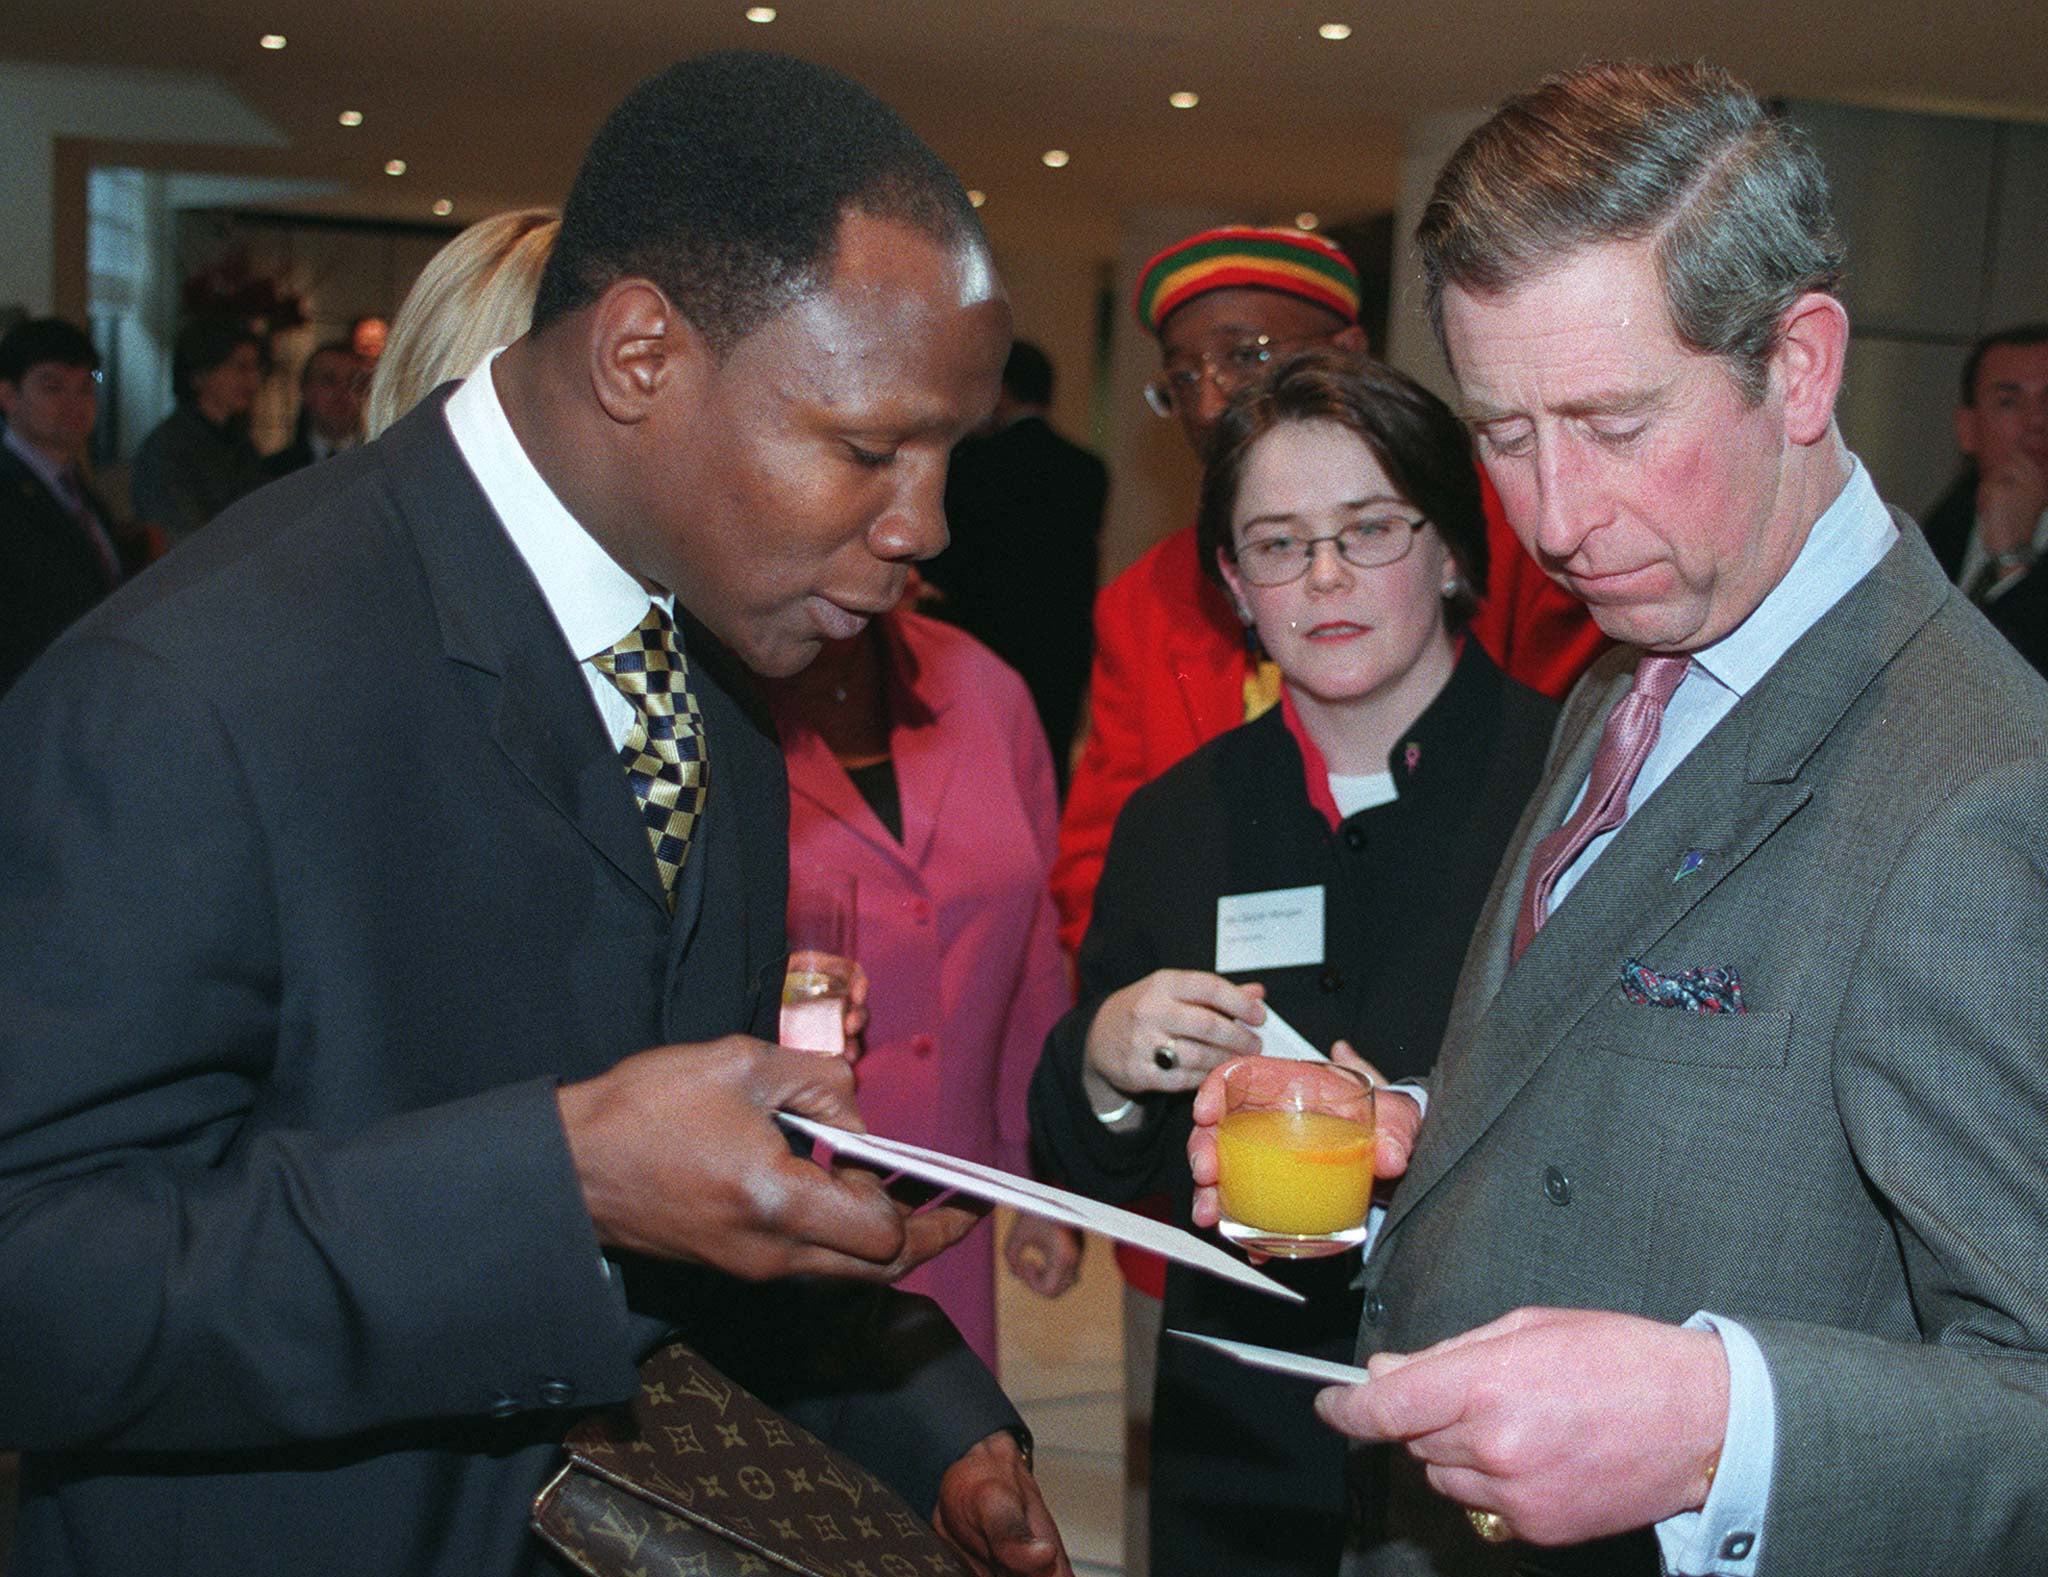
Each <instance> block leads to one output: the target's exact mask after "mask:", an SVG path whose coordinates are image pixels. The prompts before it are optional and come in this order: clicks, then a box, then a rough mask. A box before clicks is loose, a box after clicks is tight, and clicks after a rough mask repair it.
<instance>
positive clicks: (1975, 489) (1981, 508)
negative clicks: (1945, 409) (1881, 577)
mask: <svg viewBox="0 0 2048 1577" xmlns="http://www.w3.org/2000/svg"><path fill="white" fill-rule="evenodd" d="M1956 447H1957V448H1958V449H1960V450H1961V451H1962V453H1963V456H1964V459H1965V461H1966V464H1965V466H1964V470H1963V474H1962V475H1961V476H1960V477H1959V478H1957V480H1956V484H1955V486H1953V487H1951V488H1950V489H1949V491H1948V492H1947V493H1946V494H1944V495H1943V497H1942V499H1941V500H1940V502H1939V503H1937V504H1936V505H1935V507H1934V509H1933V510H1932V511H1931V512H1930V513H1929V514H1928V517H1927V545H1928V546H1929V547H1931V548H1933V549H1934V556H1935V557H1936V558H1937V559H1939V560H1941V565H1942V568H1943V569H1945V570H1947V571H1948V572H1949V575H1950V577H1951V578H1952V579H1954V581H1955V583H1956V584H1957V585H1958V586H1961V587H1962V588H1963V592H1964V595H1966V596H1968V597H1969V598H1970V600H1971V601H1973V602H1975V603H1976V604H1977V605H1978V606H1979V607H1980V608H1982V609H1983V610H1984V614H1985V617H1987V618H1988V619H1990V620H1991V622H1992V623H1993V624H1994V625H1995V626H1997V627H1998V629H1999V630H2000V631H2002V632H2003V633H2004V635H2005V636H2006V638H2007V639H2008V640H2010V641H2011V642H2012V643H2013V645H2014V646H2016V647H2018V648H2019V650H2020V653H2021V655H2022V656H2024V657H2025V658H2026V659H2027V661H2028V662H2030V663H2032V664H2033V665H2034V666H2035V667H2036V668H2037V669H2040V670H2041V671H2042V672H2044V673H2048V577H2044V576H2042V575H2040V574H2037V573H2036V572H2035V566H2036V565H2037V564H2038V563H2039V562H2040V559H2041V555H2042V553H2043V552H2044V551H2048V323H2027V324H2022V325H2019V326H2018V327H2015V328H2009V329H2002V330H2000V331H1999V332H1998V333H1996V334H1987V335H1986V336H1985V337H1984V338H1983V339H1981V340H1979V341H1978V342H1977V343H1976V344H1975V345H1974V346H1973V347H1971V350H1970V356H1969V359H1968V360H1967V361H1966V362H1964V364H1963V388H1962V400H1961V403H1960V404H1959V405H1958V406H1957V407H1956Z"/></svg>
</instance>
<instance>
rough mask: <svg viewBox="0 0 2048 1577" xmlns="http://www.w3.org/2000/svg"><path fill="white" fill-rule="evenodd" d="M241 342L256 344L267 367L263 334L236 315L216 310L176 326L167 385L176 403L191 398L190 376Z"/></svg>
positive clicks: (222, 358)
mask: <svg viewBox="0 0 2048 1577" xmlns="http://www.w3.org/2000/svg"><path fill="white" fill-rule="evenodd" d="M244 345H253V346H255V347H256V356H257V359H258V360H259V361H261V362H262V363H263V364H264V367H265V370H266V371H267V370H268V368H269V363H270V352H269V347H268V346H267V345H265V344H264V342H263V336H262V335H261V334H258V333H257V332H256V331H255V330H254V329H252V328H250V327H249V325H248V324H247V323H246V322H244V321H243V320H242V319H240V318H236V317H228V316H225V315H220V314H213V315H208V316H205V317H197V318H194V319H192V320H191V321H190V322H189V323H187V324H186V325H185V326H184V327H183V328H181V329H180V330H178V337H177V339H176V340H175V341H173V342H172V345H171V389H172V392H173V393H174V394H175V395H176V396H177V398H178V400H179V402H180V403H183V402H185V401H187V400H190V399H191V398H192V380H193V379H194V378H195V377H197V376H198V375H199V374H200V373H202V372H211V371H213V369H214V368H216V367H218V366H220V365H221V364H222V363H223V362H225V361H227V360H228V358H229V357H231V356H233V355H234V353H235V352H236V351H238V350H240V349H241V348H242V347H243V346H244Z"/></svg>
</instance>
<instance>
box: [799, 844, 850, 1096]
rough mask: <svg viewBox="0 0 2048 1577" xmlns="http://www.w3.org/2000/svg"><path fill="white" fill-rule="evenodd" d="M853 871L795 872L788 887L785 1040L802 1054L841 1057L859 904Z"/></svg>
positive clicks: (843, 1051)
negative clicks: (822, 1053)
mask: <svg viewBox="0 0 2048 1577" xmlns="http://www.w3.org/2000/svg"><path fill="white" fill-rule="evenodd" d="M857 896H858V895H857V890H856V888H855V884H854V879H853V874H852V872H850V871H826V870H803V871H793V872H791V874H790V882H789V972H788V973H787V974H786V975H784V976H783V980H782V1026H781V1032H780V1033H781V1040H782V1044H783V1045H785V1046H793V1047H795V1048H796V1049H797V1050H799V1051H820V1052H824V1053H826V1054H827V1055H829V1056H834V1057H843V1056H845V1055H846V1054H847V1045H846V993H847V987H848V984H849V982H850V980H851V978H852V973H853V960H854V947H855V943H856V940H857V938H856V935H855V929H854V914H855V907H854V906H855V900H856V897H857Z"/></svg>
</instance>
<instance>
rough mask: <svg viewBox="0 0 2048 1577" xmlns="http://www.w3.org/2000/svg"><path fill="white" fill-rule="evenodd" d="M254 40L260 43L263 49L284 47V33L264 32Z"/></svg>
mask: <svg viewBox="0 0 2048 1577" xmlns="http://www.w3.org/2000/svg"><path fill="white" fill-rule="evenodd" d="M256 42H257V43H259V44H261V45H262V46H263V47H264V48H265V49H282V48H284V34H282V33H265V34H264V35H263V36H262V37H261V38H259V39H257V40H256Z"/></svg>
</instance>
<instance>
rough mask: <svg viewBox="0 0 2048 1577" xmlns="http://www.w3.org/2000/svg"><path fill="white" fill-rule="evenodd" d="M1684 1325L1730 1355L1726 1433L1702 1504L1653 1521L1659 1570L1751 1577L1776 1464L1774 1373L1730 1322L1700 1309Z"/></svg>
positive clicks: (1685, 1575)
mask: <svg viewBox="0 0 2048 1577" xmlns="http://www.w3.org/2000/svg"><path fill="white" fill-rule="evenodd" d="M1685 1328H1686V1329H1687V1330H1689V1331H1712V1332H1714V1333H1715V1334H1716V1335H1717V1336H1719V1337H1720V1338H1721V1347H1722V1350H1723V1351H1724V1352H1726V1353H1727V1355H1728V1432H1727V1434H1726V1435H1725V1436H1724V1437H1723V1439H1722V1442H1721V1465H1720V1466H1719V1467H1718V1468H1717V1469H1716V1470H1715V1473H1714V1487H1713V1488H1712V1489H1711V1490H1709V1491H1708V1492H1707V1503H1706V1504H1705V1505H1704V1506H1702V1507H1701V1508H1700V1509H1699V1510H1698V1511H1682V1512H1680V1513H1679V1514H1678V1515H1677V1516H1675V1517H1666V1518H1665V1519H1664V1520H1663V1521H1662V1522H1660V1523H1658V1524H1657V1544H1658V1547H1659V1548H1660V1549H1661V1550H1662V1552H1663V1555H1664V1570H1665V1571H1667V1572H1669V1573H1670V1574H1671V1577H1753V1574H1754V1573H1755V1571H1756V1569H1757V1562H1758V1560H1759V1558H1760V1557H1761V1556H1762V1553H1763V1543H1764V1516H1765V1514H1766V1512H1767V1511H1768V1510H1769V1509H1770V1499H1771V1470H1772V1468H1773V1467H1775V1466H1776V1464H1777V1459H1778V1415H1777V1402H1776V1393H1775V1392H1774V1390H1773V1388H1772V1386H1771V1371H1770V1368H1769V1366H1768V1365H1766V1364H1765V1363H1764V1354H1763V1349H1762V1348H1761V1347H1759V1346H1758V1345H1757V1342H1756V1338H1755V1337H1754V1336H1752V1335H1750V1333H1749V1332H1748V1331H1746V1330H1745V1329H1743V1327H1742V1326H1740V1325H1738V1324H1736V1323H1735V1322H1734V1321H1733V1320H1730V1319H1725V1318H1723V1317H1721V1316H1720V1315H1715V1314H1708V1313H1706V1312H1704V1311H1702V1312H1700V1313H1698V1314H1695V1315H1694V1316H1693V1317H1692V1318H1691V1319H1689V1320H1687V1321H1686V1322H1685Z"/></svg>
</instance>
